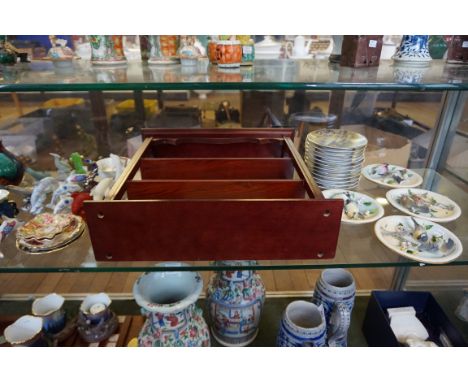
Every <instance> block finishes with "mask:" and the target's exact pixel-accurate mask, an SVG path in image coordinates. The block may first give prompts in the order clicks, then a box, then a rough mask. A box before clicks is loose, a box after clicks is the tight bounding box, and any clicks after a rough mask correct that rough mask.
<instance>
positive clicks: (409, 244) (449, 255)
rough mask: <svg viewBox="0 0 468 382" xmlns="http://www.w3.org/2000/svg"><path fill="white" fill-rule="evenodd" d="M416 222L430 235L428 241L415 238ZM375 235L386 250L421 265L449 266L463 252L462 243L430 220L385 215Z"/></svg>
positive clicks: (375, 228) (376, 228)
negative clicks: (432, 247) (447, 264)
mask: <svg viewBox="0 0 468 382" xmlns="http://www.w3.org/2000/svg"><path fill="white" fill-rule="evenodd" d="M415 222H416V223H417V224H418V225H419V226H421V227H422V229H423V231H424V232H425V234H426V235H427V240H426V241H425V242H423V241H421V240H418V239H415V238H414V236H413V233H414V230H415V227H416V225H415ZM374 232H375V234H376V236H377V238H378V239H379V240H380V242H381V243H382V244H383V245H385V246H386V247H387V248H389V249H391V250H392V251H394V252H396V253H398V254H399V255H401V256H404V257H407V258H409V259H411V260H414V261H418V262H421V263H427V264H446V263H450V262H451V261H454V260H455V259H456V258H457V257H459V256H460V255H461V254H462V253H463V246H462V243H461V241H460V239H459V238H458V237H457V236H455V234H453V233H452V232H451V231H449V230H448V229H447V228H445V227H442V226H441V225H439V224H437V223H434V222H432V221H430V220H427V219H421V218H413V217H410V216H401V215H392V216H386V217H383V218H382V219H380V220H378V221H377V223H375V226H374ZM431 246H434V247H435V246H437V249H434V250H432V249H431V248H430V247H431ZM441 246H442V247H443V248H444V249H442V248H441Z"/></svg>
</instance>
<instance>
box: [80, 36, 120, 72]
mask: <svg viewBox="0 0 468 382" xmlns="http://www.w3.org/2000/svg"><path fill="white" fill-rule="evenodd" d="M89 40H90V43H91V63H92V64H93V65H125V64H126V63H127V58H126V57H125V54H124V49H123V42H122V36H104V35H91V36H89Z"/></svg>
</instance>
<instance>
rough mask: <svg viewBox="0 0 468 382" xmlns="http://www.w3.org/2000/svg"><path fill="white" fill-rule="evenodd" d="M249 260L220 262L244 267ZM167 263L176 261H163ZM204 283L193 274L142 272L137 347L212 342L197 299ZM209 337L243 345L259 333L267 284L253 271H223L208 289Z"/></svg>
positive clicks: (137, 295)
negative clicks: (140, 315) (142, 317)
mask: <svg viewBox="0 0 468 382" xmlns="http://www.w3.org/2000/svg"><path fill="white" fill-rule="evenodd" d="M249 263H250V262H224V265H228V266H233V265H237V266H239V265H243V266H245V265H247V264H249ZM162 265H166V266H169V267H174V266H180V265H183V264H180V263H165V264H162ZM202 289H203V281H202V279H201V277H200V275H199V274H198V273H196V272H182V271H181V272H179V271H168V272H151V273H145V274H144V275H142V276H141V277H140V278H139V279H138V280H137V281H136V283H135V285H134V287H133V295H134V297H135V300H136V302H137V304H138V305H140V307H141V309H142V313H143V314H144V315H145V316H146V317H147V319H146V321H145V323H144V325H143V328H142V330H141V331H140V334H139V336H138V346H210V334H209V329H208V325H207V324H206V322H205V320H204V318H203V315H202V310H201V309H200V308H199V307H197V306H196V304H195V303H196V301H197V300H198V297H199V295H200V293H201V291H202ZM206 297H207V304H208V310H209V313H210V318H211V321H212V327H211V329H212V331H211V332H212V335H213V337H214V338H216V340H217V341H218V342H219V343H220V344H222V345H225V346H245V345H248V344H249V343H251V342H252V341H253V340H254V339H255V336H256V335H257V331H258V325H259V323H260V313H261V309H262V306H263V303H264V299H265V288H264V286H263V283H262V281H261V279H260V276H259V275H258V274H256V273H255V272H254V271H251V270H246V271H241V270H233V271H229V270H227V271H221V272H217V273H215V274H214V275H213V277H212V279H211V281H210V284H209V285H208V288H207V296H206Z"/></svg>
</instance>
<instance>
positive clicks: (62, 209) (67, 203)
mask: <svg viewBox="0 0 468 382" xmlns="http://www.w3.org/2000/svg"><path fill="white" fill-rule="evenodd" d="M72 203H73V198H72V197H71V196H70V195H62V196H61V197H60V201H59V202H58V203H57V205H56V206H55V208H54V214H68V213H70V212H71V206H72Z"/></svg>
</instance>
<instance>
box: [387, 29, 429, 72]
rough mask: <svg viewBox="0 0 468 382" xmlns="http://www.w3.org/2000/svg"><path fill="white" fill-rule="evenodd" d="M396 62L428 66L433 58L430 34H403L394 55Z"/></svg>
mask: <svg viewBox="0 0 468 382" xmlns="http://www.w3.org/2000/svg"><path fill="white" fill-rule="evenodd" d="M393 61H395V63H396V64H401V65H412V66H428V65H430V63H431V61H432V58H431V55H430V54H429V36H428V35H406V36H403V39H402V40H401V44H400V46H399V47H398V49H397V51H396V53H395V54H394V55H393Z"/></svg>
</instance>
